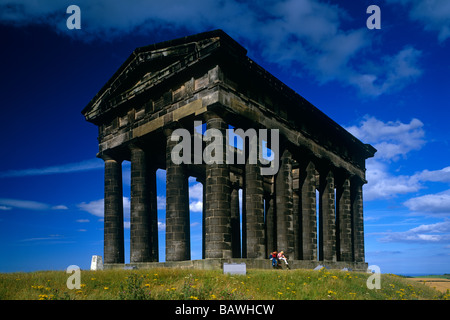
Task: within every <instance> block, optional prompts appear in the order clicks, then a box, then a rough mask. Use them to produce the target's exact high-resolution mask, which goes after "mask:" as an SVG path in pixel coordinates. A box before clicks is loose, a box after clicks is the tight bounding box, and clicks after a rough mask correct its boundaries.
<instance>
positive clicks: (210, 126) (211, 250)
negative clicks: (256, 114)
mask: <svg viewBox="0 0 450 320" xmlns="http://www.w3.org/2000/svg"><path fill="white" fill-rule="evenodd" d="M205 119H206V127H207V131H206V139H208V140H209V141H208V142H207V143H206V147H205V150H204V157H203V158H204V161H205V162H206V210H205V231H206V232H205V258H206V259H208V258H231V257H232V250H231V206H230V202H231V185H230V172H229V167H228V164H226V163H225V147H226V142H225V137H226V131H225V130H226V129H227V125H226V123H225V122H224V121H223V120H222V119H221V118H220V117H219V116H217V115H215V114H207V115H205ZM205 154H207V155H210V156H211V157H209V158H210V159H205Z"/></svg>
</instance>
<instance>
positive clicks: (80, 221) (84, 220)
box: [76, 219, 89, 223]
mask: <svg viewBox="0 0 450 320" xmlns="http://www.w3.org/2000/svg"><path fill="white" fill-rule="evenodd" d="M76 221H77V222H78V223H87V222H89V219H78V220H76Z"/></svg>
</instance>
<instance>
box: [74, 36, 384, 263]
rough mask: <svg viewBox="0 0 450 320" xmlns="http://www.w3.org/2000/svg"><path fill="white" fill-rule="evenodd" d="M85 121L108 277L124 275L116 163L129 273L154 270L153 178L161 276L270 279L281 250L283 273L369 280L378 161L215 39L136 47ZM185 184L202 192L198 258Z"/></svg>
mask: <svg viewBox="0 0 450 320" xmlns="http://www.w3.org/2000/svg"><path fill="white" fill-rule="evenodd" d="M82 114H83V115H84V117H85V118H86V120H87V121H89V122H91V123H93V124H95V125H96V126H98V142H99V153H98V154H97V156H98V157H99V158H101V159H103V160H104V163H105V175H104V188H105V189H104V192H105V198H104V263H105V268H108V267H110V268H112V267H118V266H122V267H123V266H124V265H125V264H124V262H125V257H124V222H123V196H122V162H123V161H125V160H126V161H130V162H131V192H130V206H131V209H130V211H131V213H130V265H132V266H136V267H138V268H139V267H151V266H152V265H154V264H158V262H159V255H158V217H157V193H156V170H158V169H164V170H166V221H165V225H166V231H165V237H166V238H165V243H166V248H165V250H166V251H165V252H166V254H165V257H166V258H165V260H166V262H164V264H165V265H168V266H179V267H198V268H221V266H222V264H223V263H224V262H228V263H230V262H245V263H246V264H247V267H249V268H252V267H253V268H267V267H270V262H268V256H269V253H270V252H272V251H273V250H283V251H284V252H285V254H286V255H287V256H288V257H289V260H290V263H289V264H290V265H291V268H314V267H315V266H317V265H318V264H325V265H327V266H330V267H332V268H344V267H348V268H352V269H353V270H364V271H365V270H366V269H367V263H366V262H365V258H364V227H363V197H362V196H363V192H362V187H363V185H364V184H365V183H366V180H365V161H366V159H367V158H370V157H373V156H374V154H375V152H376V150H375V149H374V148H373V147H372V146H371V145H368V144H364V143H362V142H361V141H359V140H358V139H356V138H355V137H354V136H353V135H351V134H350V133H349V132H347V131H346V130H345V129H343V128H342V127H341V126H339V125H338V124H337V123H335V122H334V121H333V120H331V119H330V118H329V117H328V116H326V115H325V114H324V113H322V112H321V111H320V110H318V109H317V108H316V107H314V106H313V105H312V104H311V103H309V102H308V101H306V100H305V99H304V98H303V97H301V96H300V95H298V94H297V93H295V92H294V91H293V90H292V89H290V88H289V87H287V86H286V85H285V84H283V83H282V82H281V81H280V80H278V79H277V78H275V77H274V76H273V75H271V74H270V73H269V72H267V71H266V70H264V69H263V68H262V67H260V66H259V65H258V64H256V63H255V62H254V61H252V60H251V59H250V58H248V57H247V51H246V49H245V48H243V47H242V46H241V45H239V44H238V43H237V42H236V41H234V40H233V39H232V38H230V37H229V36H228V35H227V34H226V33H224V32H223V31H221V30H215V31H210V32H205V33H201V34H196V35H192V36H188V37H184V38H180V39H175V40H171V41H166V42H161V43H157V44H153V45H149V46H145V47H140V48H137V49H136V50H135V51H134V52H133V53H132V54H131V55H130V56H129V57H128V59H127V60H126V61H125V62H124V63H123V64H122V66H121V67H120V68H119V69H118V70H117V71H116V73H115V74H114V75H113V76H112V78H111V79H110V80H109V81H108V82H107V83H106V84H105V85H104V86H103V87H102V88H101V90H100V91H99V92H98V93H97V95H96V96H95V97H94V98H93V99H92V100H91V101H90V102H89V104H88V105H87V106H86V107H85V108H84V109H83V111H82ZM196 128H200V130H198V129H196ZM230 128H239V130H231V132H234V134H235V135H237V136H240V137H241V138H242V141H243V143H242V144H241V145H240V146H238V145H237V144H236V143H233V142H234V140H233V139H229V137H230V134H229V131H230ZM229 140H231V141H229ZM263 154H264V155H263ZM190 176H192V177H195V178H197V181H199V182H201V183H202V185H203V213H202V257H203V259H201V260H191V256H190V252H191V251H190V247H191V244H190V218H189V185H188V177H190ZM239 190H242V210H240V206H239Z"/></svg>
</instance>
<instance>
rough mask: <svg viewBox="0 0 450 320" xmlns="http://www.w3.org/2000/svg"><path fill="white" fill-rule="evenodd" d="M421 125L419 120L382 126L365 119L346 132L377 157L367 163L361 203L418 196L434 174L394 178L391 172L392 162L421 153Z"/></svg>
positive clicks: (375, 120)
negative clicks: (371, 147) (361, 142)
mask: <svg viewBox="0 0 450 320" xmlns="http://www.w3.org/2000/svg"><path fill="white" fill-rule="evenodd" d="M423 126H424V124H423V123H422V121H420V120H419V119H415V118H414V119H412V120H411V121H410V122H409V123H403V122H401V121H398V120H397V121H387V122H383V121H381V120H378V119H376V118H375V117H371V116H365V117H364V119H363V120H362V121H361V122H360V123H359V125H358V126H351V127H348V128H346V129H347V130H348V131H349V132H350V133H352V134H353V135H354V136H356V137H357V138H358V139H360V140H362V141H364V142H365V143H370V144H372V145H373V146H374V147H375V148H376V149H377V153H376V154H375V157H374V158H372V159H368V160H367V162H366V169H367V170H366V179H367V181H368V183H367V185H365V186H364V199H365V200H375V199H389V198H392V197H395V196H397V195H399V194H407V193H411V192H417V191H419V190H420V189H422V188H423V184H422V183H421V182H422V181H424V180H425V177H426V176H430V177H431V175H434V172H433V173H426V172H424V173H423V174H415V175H394V174H392V173H391V172H390V170H389V169H390V168H389V165H390V164H391V163H392V162H396V161H399V160H400V159H405V158H407V156H408V154H409V153H410V152H411V151H417V150H420V149H421V148H422V147H423V146H424V145H425V143H426V141H425V139H424V136H425V131H424V130H423Z"/></svg>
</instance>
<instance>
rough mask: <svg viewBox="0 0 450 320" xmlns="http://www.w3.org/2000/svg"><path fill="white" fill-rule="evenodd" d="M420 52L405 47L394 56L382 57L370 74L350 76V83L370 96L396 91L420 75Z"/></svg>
mask: <svg viewBox="0 0 450 320" xmlns="http://www.w3.org/2000/svg"><path fill="white" fill-rule="evenodd" d="M421 54H422V52H421V51H419V50H417V49H415V48H413V47H410V46H407V47H405V48H403V49H402V50H401V51H399V52H398V53H396V54H394V55H391V56H389V55H387V56H383V57H382V59H381V62H380V63H378V65H377V66H376V68H373V69H372V68H371V70H370V71H371V72H370V73H361V74H356V75H355V76H352V77H351V78H350V79H351V80H350V82H352V83H353V84H354V85H355V86H357V87H359V89H360V90H361V92H363V93H365V94H366V95H370V96H379V95H381V94H383V93H387V92H393V91H398V90H400V89H403V88H404V87H406V86H407V85H408V84H410V83H412V82H414V81H415V80H416V79H417V78H418V77H420V76H421V75H422V69H421V68H420V67H419V59H420V57H421Z"/></svg>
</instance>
